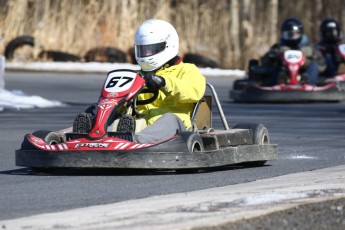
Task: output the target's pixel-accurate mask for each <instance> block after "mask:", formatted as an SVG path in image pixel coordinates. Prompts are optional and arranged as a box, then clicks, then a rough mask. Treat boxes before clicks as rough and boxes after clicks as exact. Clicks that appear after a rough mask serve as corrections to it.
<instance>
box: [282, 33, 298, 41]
mask: <svg viewBox="0 0 345 230" xmlns="http://www.w3.org/2000/svg"><path fill="white" fill-rule="evenodd" d="M301 37H302V33H301V31H300V30H289V31H284V32H283V39H284V40H286V41H295V40H298V39H300V38H301Z"/></svg>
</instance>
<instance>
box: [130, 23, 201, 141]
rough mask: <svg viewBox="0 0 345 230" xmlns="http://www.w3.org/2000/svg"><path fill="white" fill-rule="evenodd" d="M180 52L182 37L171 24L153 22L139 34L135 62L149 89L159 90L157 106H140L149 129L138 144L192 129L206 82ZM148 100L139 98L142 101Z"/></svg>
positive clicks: (143, 96)
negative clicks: (193, 113) (196, 104)
mask: <svg viewBox="0 0 345 230" xmlns="http://www.w3.org/2000/svg"><path fill="white" fill-rule="evenodd" d="M178 52H179V36H178V34H177V32H176V30H175V28H174V27H173V26H172V25H171V24H170V23H168V22H166V21H163V20H157V19H150V20H147V21H144V22H143V23H142V25H140V26H139V27H138V29H137V30H136V33H135V58H136V61H137V63H138V64H139V66H140V67H141V72H142V74H143V75H144V78H145V80H146V86H147V87H148V88H152V89H159V95H158V98H157V99H156V100H155V101H154V102H152V103H151V104H146V105H140V106H138V110H139V112H140V113H142V114H144V117H145V120H146V122H147V125H148V126H147V127H146V128H145V129H143V130H142V131H141V132H139V133H138V134H136V136H135V140H136V141H137V142H139V143H144V142H154V141H159V140H162V139H167V138H169V137H172V136H173V135H174V134H176V131H177V130H179V131H184V130H187V129H190V128H191V126H192V124H191V115H192V112H193V109H194V106H195V103H197V102H198V101H199V100H200V99H201V98H202V97H203V95H204V93H205V88H206V79H205V77H204V76H203V75H202V74H201V73H200V71H199V69H198V68H197V67H196V66H195V65H194V64H189V63H183V62H182V58H181V57H180V56H178ZM147 97H149V95H145V94H144V95H143V94H140V95H139V100H143V99H146V98H147Z"/></svg>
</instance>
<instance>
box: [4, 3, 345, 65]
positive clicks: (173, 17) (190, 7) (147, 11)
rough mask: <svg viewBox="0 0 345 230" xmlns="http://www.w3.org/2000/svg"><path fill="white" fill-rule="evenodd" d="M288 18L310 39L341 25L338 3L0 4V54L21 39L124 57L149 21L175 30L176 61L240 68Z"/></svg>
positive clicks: (343, 14)
mask: <svg viewBox="0 0 345 230" xmlns="http://www.w3.org/2000/svg"><path fill="white" fill-rule="evenodd" d="M288 16H296V17H299V18H300V19H302V20H303V22H304V24H305V31H306V33H307V34H308V35H309V36H310V40H311V41H317V38H318V25H319V22H320V20H321V19H322V18H324V17H326V16H332V17H334V18H336V19H338V20H339V21H340V22H342V24H345V5H344V4H343V0H332V1H330V0H310V1H307V0H305V1H300V0H260V1H258V0H231V1H229V0H217V1H214V0H0V22H1V27H0V53H3V52H4V49H5V46H6V44H7V43H8V42H9V41H10V40H11V39H13V38H15V37H17V36H20V35H24V34H26V35H31V36H33V37H34V38H35V43H36V44H35V49H34V50H35V54H36V55H37V53H38V52H39V51H40V50H42V49H46V50H60V51H66V52H69V53H73V54H77V55H80V56H83V55H84V54H85V53H86V52H87V50H89V49H91V48H94V47H96V46H114V47H117V48H120V49H122V50H123V51H125V52H127V51H128V49H129V48H131V47H132V46H133V40H134V33H135V29H136V28H137V26H139V25H140V24H141V22H142V21H144V20H145V19H148V18H159V19H164V20H167V21H170V22H171V23H172V24H173V25H175V27H176V29H177V31H178V33H179V35H180V47H181V55H183V54H184V53H186V52H195V53H200V54H203V55H206V56H208V57H210V58H212V59H214V60H217V62H218V63H219V64H220V66H221V67H223V68H244V67H245V64H246V63H247V61H248V60H249V59H250V58H257V57H259V56H260V55H262V54H263V53H264V52H265V51H266V50H267V49H268V47H269V46H270V45H271V44H272V43H273V42H274V41H276V40H277V39H278V36H279V24H280V23H281V22H282V20H284V18H286V17H288Z"/></svg>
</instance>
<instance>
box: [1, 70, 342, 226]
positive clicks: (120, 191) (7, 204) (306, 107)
mask: <svg viewBox="0 0 345 230" xmlns="http://www.w3.org/2000/svg"><path fill="white" fill-rule="evenodd" d="M104 79H105V75H99V74H95V75H93V74H61V73H58V74H55V73H54V74H53V73H29V74H24V73H6V76H5V84H6V85H5V88H6V89H8V90H12V89H20V90H22V91H23V92H25V93H26V94H28V95H39V96H42V97H45V98H47V99H54V100H60V101H63V102H66V103H68V104H69V105H70V106H68V107H64V108H50V109H36V110H21V111H5V112H1V113H0V130H1V135H0V141H1V142H0V143H1V150H0V159H1V160H0V194H1V196H0V220H4V219H11V218H16V217H22V216H29V215H33V214H39V213H45V212H55V211H60V210H67V209H72V208H77V207H86V206H91V205H98V204H106V203H114V202H118V201H124V200H131V199H137V198H143V197H149V196H153V195H161V194H171V193H176V192H187V191H194V190H200V189H205V188H212V187H219V186H224V185H231V184H240V183H243V182H248V181H255V180H258V179H262V178H270V177H275V176H278V175H285V174H290V173H294V172H302V171H309V170H313V169H319V168H326V167H331V166H335V165H344V164H345V140H344V139H345V132H344V130H345V103H344V102H341V103H331V104H327V103H312V104H235V103H232V102H231V101H230V99H229V98H228V91H229V89H230V88H231V84H232V80H233V79H231V78H209V79H207V81H208V82H210V83H211V84H213V85H214V87H215V88H216V90H217V92H218V96H219V97H220V100H221V103H222V105H223V110H224V112H225V114H226V116H227V120H228V123H229V125H230V126H233V125H235V124H236V123H241V122H254V123H263V124H264V125H265V126H266V127H267V128H268V130H269V131H270V135H271V142H272V143H277V144H278V145H279V159H278V160H277V161H273V162H269V163H268V164H267V166H265V167H259V168H246V169H244V168H235V167H227V168H222V169H217V170H212V171H206V172H200V173H198V174H174V173H172V172H160V173H153V172H140V171H134V172H133V171H132V172H128V171H127V172H124V171H87V172H85V171H73V172H68V171H67V172H60V173H59V174H54V175H47V174H33V173H32V172H31V171H30V170H29V169H27V168H21V167H16V166H15V164H14V150H15V149H18V148H19V147H20V143H21V141H22V139H23V136H24V134H26V133H29V132H33V131H35V130H38V129H50V130H58V129H62V128H66V127H69V126H71V124H72V122H73V119H74V116H75V115H76V114H77V113H79V112H80V111H82V110H84V109H85V108H86V107H87V106H88V105H89V104H90V103H93V102H96V101H97V98H98V96H99V89H100V88H101V86H102V84H103V80H104ZM215 119H216V121H215V126H216V127H217V126H220V124H221V123H220V120H219V119H218V118H217V117H216V118H215ZM71 174H72V175H71Z"/></svg>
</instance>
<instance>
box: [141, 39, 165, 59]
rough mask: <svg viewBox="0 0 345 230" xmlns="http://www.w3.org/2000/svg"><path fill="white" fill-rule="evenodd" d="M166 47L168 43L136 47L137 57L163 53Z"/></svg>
mask: <svg viewBox="0 0 345 230" xmlns="http://www.w3.org/2000/svg"><path fill="white" fill-rule="evenodd" d="M165 47H166V42H160V43H156V44H150V45H136V51H137V57H139V58H143V57H149V56H152V55H155V54H158V53H160V52H162V51H163V50H164V49H165Z"/></svg>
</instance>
